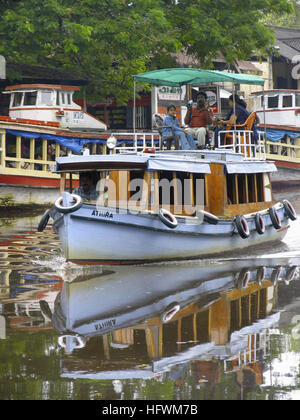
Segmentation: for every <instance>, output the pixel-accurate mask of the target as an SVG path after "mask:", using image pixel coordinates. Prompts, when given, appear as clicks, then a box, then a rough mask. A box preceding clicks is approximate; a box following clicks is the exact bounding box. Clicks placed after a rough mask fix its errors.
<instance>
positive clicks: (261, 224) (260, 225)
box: [255, 213, 265, 235]
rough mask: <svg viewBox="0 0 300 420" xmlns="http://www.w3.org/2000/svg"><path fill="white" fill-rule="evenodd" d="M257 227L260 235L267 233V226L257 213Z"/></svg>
mask: <svg viewBox="0 0 300 420" xmlns="http://www.w3.org/2000/svg"><path fill="white" fill-rule="evenodd" d="M255 227H256V231H257V233H258V234H259V235H263V234H264V233H265V224H264V221H263V219H262V217H261V215H260V214H259V213H256V215H255Z"/></svg>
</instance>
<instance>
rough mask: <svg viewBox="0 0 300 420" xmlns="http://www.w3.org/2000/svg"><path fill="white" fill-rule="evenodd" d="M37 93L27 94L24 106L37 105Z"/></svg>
mask: <svg viewBox="0 0 300 420" xmlns="http://www.w3.org/2000/svg"><path fill="white" fill-rule="evenodd" d="M36 98H37V92H25V94H24V105H25V106H28V105H36Z"/></svg>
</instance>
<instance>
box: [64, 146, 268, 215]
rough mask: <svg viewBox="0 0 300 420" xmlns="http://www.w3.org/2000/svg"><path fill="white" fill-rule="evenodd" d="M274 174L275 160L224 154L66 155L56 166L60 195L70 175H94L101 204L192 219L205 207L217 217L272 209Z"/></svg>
mask: <svg viewBox="0 0 300 420" xmlns="http://www.w3.org/2000/svg"><path fill="white" fill-rule="evenodd" d="M275 170H276V167H275V165H274V164H273V163H272V162H268V161H253V160H252V161H251V160H249V161H245V160H244V159H243V156H242V154H237V153H234V152H225V151H224V152H220V151H201V152H200V151H195V152H186V153H183V151H179V152H176V151H173V152H171V153H170V152H157V153H154V154H151V153H150V154H149V153H131V154H130V153H129V154H115V155H107V156H100V155H94V156H72V157H67V158H64V157H62V158H58V159H57V168H56V172H57V173H60V174H61V192H62V191H64V190H65V182H66V179H67V174H68V173H69V174H70V175H69V176H70V177H71V178H72V176H73V175H74V174H80V173H83V172H92V173H93V177H94V180H95V185H96V184H97V190H98V191H99V194H100V196H101V200H102V201H101V202H99V201H97V204H100V205H104V206H107V207H114V208H117V209H131V210H136V211H146V212H153V213H157V212H158V210H159V209H160V208H165V209H167V210H169V211H170V212H171V213H173V214H174V215H176V216H194V215H195V213H196V211H197V210H198V209H204V210H205V211H208V212H210V213H212V214H215V215H217V216H218V217H222V216H223V217H232V216H235V215H237V214H248V213H252V212H256V211H261V210H263V209H265V208H266V202H267V203H268V204H267V207H269V206H270V205H272V204H273V197H272V191H271V184H270V177H269V174H270V172H273V171H275ZM98 182H99V183H98ZM90 204H96V203H95V202H94V203H92V202H90Z"/></svg>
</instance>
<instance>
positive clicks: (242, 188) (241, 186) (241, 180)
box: [237, 174, 248, 204]
mask: <svg viewBox="0 0 300 420" xmlns="http://www.w3.org/2000/svg"><path fill="white" fill-rule="evenodd" d="M246 182H247V175H245V174H238V175H237V184H238V197H239V203H240V204H244V203H247V202H248V196H247V190H246Z"/></svg>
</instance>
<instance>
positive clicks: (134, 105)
mask: <svg viewBox="0 0 300 420" xmlns="http://www.w3.org/2000/svg"><path fill="white" fill-rule="evenodd" d="M135 108H136V104H135V80H134V82H133V122H132V126H133V132H134V133H135V115H136V109H135Z"/></svg>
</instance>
